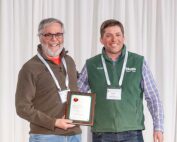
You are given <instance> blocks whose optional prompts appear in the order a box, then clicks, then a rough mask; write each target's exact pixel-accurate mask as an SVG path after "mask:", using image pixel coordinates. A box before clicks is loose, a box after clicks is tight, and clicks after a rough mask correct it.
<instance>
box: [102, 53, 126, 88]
mask: <svg viewBox="0 0 177 142" xmlns="http://www.w3.org/2000/svg"><path fill="white" fill-rule="evenodd" d="M127 59H128V51H127V50H126V53H125V59H124V63H123V67H122V71H121V76H120V79H119V86H121V85H122V81H123V77H124V73H125V68H126V64H127ZM101 60H102V64H103V69H104V73H105V76H106V82H107V85H111V82H110V79H109V75H108V70H107V67H106V63H105V59H104V58H103V55H101Z"/></svg>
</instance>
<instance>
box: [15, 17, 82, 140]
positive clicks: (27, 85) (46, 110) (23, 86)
mask: <svg viewBox="0 0 177 142" xmlns="http://www.w3.org/2000/svg"><path fill="white" fill-rule="evenodd" d="M63 34H64V27H63V23H62V22H61V21H60V20H58V19H54V18H48V19H44V20H42V21H41V22H40V24H39V28H38V36H39V40H40V44H39V45H38V53H37V55H35V56H34V57H32V58H31V59H30V60H29V61H27V62H26V63H25V64H24V65H23V67H22V68H21V70H20V72H19V76H18V83H17V89H16V100H15V101H16V102H15V104H16V111H17V114H18V115H19V116H20V117H22V118H23V119H26V120H27V121H29V122H30V132H29V133H30V138H29V142H64V141H65V142H80V141H81V137H80V133H81V130H80V128H79V127H78V126H76V125H74V124H72V121H71V120H68V119H65V116H64V111H65V105H66V97H67V91H68V90H71V91H77V73H76V67H75V63H74V61H73V59H72V58H71V57H70V56H68V55H67V54H66V51H65V49H64V48H63V43H64V36H63Z"/></svg>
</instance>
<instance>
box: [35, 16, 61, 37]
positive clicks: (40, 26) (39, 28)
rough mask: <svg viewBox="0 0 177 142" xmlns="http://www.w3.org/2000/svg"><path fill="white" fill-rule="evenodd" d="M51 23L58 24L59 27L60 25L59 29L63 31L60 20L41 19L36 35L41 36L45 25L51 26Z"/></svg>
mask: <svg viewBox="0 0 177 142" xmlns="http://www.w3.org/2000/svg"><path fill="white" fill-rule="evenodd" d="M51 23H58V24H60V25H61V28H62V29H63V31H64V25H63V22H61V21H60V20H58V19H55V18H47V19H43V20H42V21H41V22H40V23H39V27H38V35H41V34H42V31H43V29H44V28H45V27H46V26H47V25H49V24H51Z"/></svg>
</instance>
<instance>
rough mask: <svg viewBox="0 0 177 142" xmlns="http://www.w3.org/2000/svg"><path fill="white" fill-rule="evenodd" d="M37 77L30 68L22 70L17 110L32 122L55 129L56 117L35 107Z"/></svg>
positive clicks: (17, 89) (19, 80) (18, 84)
mask: <svg viewBox="0 0 177 142" xmlns="http://www.w3.org/2000/svg"><path fill="white" fill-rule="evenodd" d="M36 78H37V77H35V75H34V74H33V73H32V72H31V71H30V70H27V69H25V68H24V67H23V68H22V69H21V70H20V72H19V75H18V82H17V88H16V94H15V105H16V112H17V114H18V115H19V116H20V117H22V118H23V119H26V120H28V121H29V122H31V123H34V124H36V125H39V126H41V127H45V128H47V129H50V130H54V124H55V121H56V119H55V118H52V117H50V116H48V115H47V114H45V113H43V112H41V111H39V110H37V109H35V107H34V104H33V101H34V99H35V91H36Z"/></svg>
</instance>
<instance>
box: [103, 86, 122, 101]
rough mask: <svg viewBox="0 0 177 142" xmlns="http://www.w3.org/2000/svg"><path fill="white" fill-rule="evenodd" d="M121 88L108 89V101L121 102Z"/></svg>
mask: <svg viewBox="0 0 177 142" xmlns="http://www.w3.org/2000/svg"><path fill="white" fill-rule="evenodd" d="M121 92H122V90H121V88H116V89H113V88H108V89H107V96H106V99H107V100H121Z"/></svg>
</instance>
